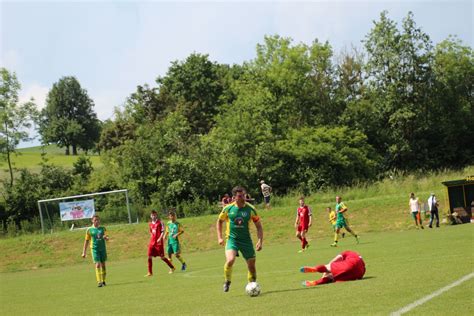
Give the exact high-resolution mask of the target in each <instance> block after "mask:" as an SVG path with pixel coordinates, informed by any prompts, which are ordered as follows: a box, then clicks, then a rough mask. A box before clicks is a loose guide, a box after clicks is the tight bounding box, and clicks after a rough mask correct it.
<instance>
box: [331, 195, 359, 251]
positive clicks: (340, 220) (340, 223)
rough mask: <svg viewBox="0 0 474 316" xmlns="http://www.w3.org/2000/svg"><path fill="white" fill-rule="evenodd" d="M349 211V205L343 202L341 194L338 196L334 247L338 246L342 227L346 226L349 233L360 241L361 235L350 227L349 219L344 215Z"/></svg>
mask: <svg viewBox="0 0 474 316" xmlns="http://www.w3.org/2000/svg"><path fill="white" fill-rule="evenodd" d="M345 212H347V206H346V205H345V204H344V202H342V198H341V197H340V196H336V231H335V232H334V243H333V244H331V246H332V247H337V241H338V237H339V232H340V231H341V229H342V228H345V229H346V230H347V231H348V232H349V233H351V234H352V235H353V236H354V237H355V239H356V241H357V243H359V236H357V234H356V233H354V231H352V229H351V228H350V227H349V225H348V224H347V221H346V219H345V217H344V213H345Z"/></svg>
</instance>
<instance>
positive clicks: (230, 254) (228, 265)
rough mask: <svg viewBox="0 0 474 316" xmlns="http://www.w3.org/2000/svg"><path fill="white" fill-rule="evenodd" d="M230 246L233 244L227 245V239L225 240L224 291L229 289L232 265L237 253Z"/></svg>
mask: <svg viewBox="0 0 474 316" xmlns="http://www.w3.org/2000/svg"><path fill="white" fill-rule="evenodd" d="M231 247H233V245H229V241H227V246H226V251H225V264H224V292H228V291H229V288H230V283H231V281H232V267H233V266H234V262H235V257H236V255H237V250H236V249H233V248H231Z"/></svg>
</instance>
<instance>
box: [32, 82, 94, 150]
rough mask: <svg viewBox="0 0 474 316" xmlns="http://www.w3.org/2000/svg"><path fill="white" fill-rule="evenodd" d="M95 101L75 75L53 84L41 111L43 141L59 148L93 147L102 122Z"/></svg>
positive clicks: (87, 148) (85, 148)
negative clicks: (98, 116) (95, 108)
mask: <svg viewBox="0 0 474 316" xmlns="http://www.w3.org/2000/svg"><path fill="white" fill-rule="evenodd" d="M93 106H94V102H93V101H92V100H91V99H90V98H89V96H88V95H87V91H86V90H84V89H82V88H81V85H80V84H79V82H78V81H77V79H76V78H75V77H63V78H61V79H60V80H59V81H58V82H56V83H54V84H53V87H52V89H51V90H50V91H49V93H48V97H47V99H46V108H44V109H43V111H42V117H41V121H40V129H39V132H40V134H41V136H42V138H43V142H44V143H55V144H57V145H58V146H59V147H66V155H69V147H70V146H72V153H73V155H77V149H78V148H82V149H84V150H86V151H87V150H89V149H92V148H93V147H94V145H95V143H96V142H97V140H98V139H99V135H100V124H99V123H100V122H99V120H98V119H97V115H96V113H95V112H94V111H93V109H92V108H93Z"/></svg>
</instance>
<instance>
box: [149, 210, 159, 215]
mask: <svg viewBox="0 0 474 316" xmlns="http://www.w3.org/2000/svg"><path fill="white" fill-rule="evenodd" d="M153 214H155V215H158V212H157V211H156V210H151V212H150V215H153Z"/></svg>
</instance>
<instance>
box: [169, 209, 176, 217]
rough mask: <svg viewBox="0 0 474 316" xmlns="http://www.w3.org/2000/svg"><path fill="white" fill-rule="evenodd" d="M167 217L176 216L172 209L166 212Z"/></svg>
mask: <svg viewBox="0 0 474 316" xmlns="http://www.w3.org/2000/svg"><path fill="white" fill-rule="evenodd" d="M168 215H174V216H176V212H175V210H174V209H171V210H169V211H168Z"/></svg>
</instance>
